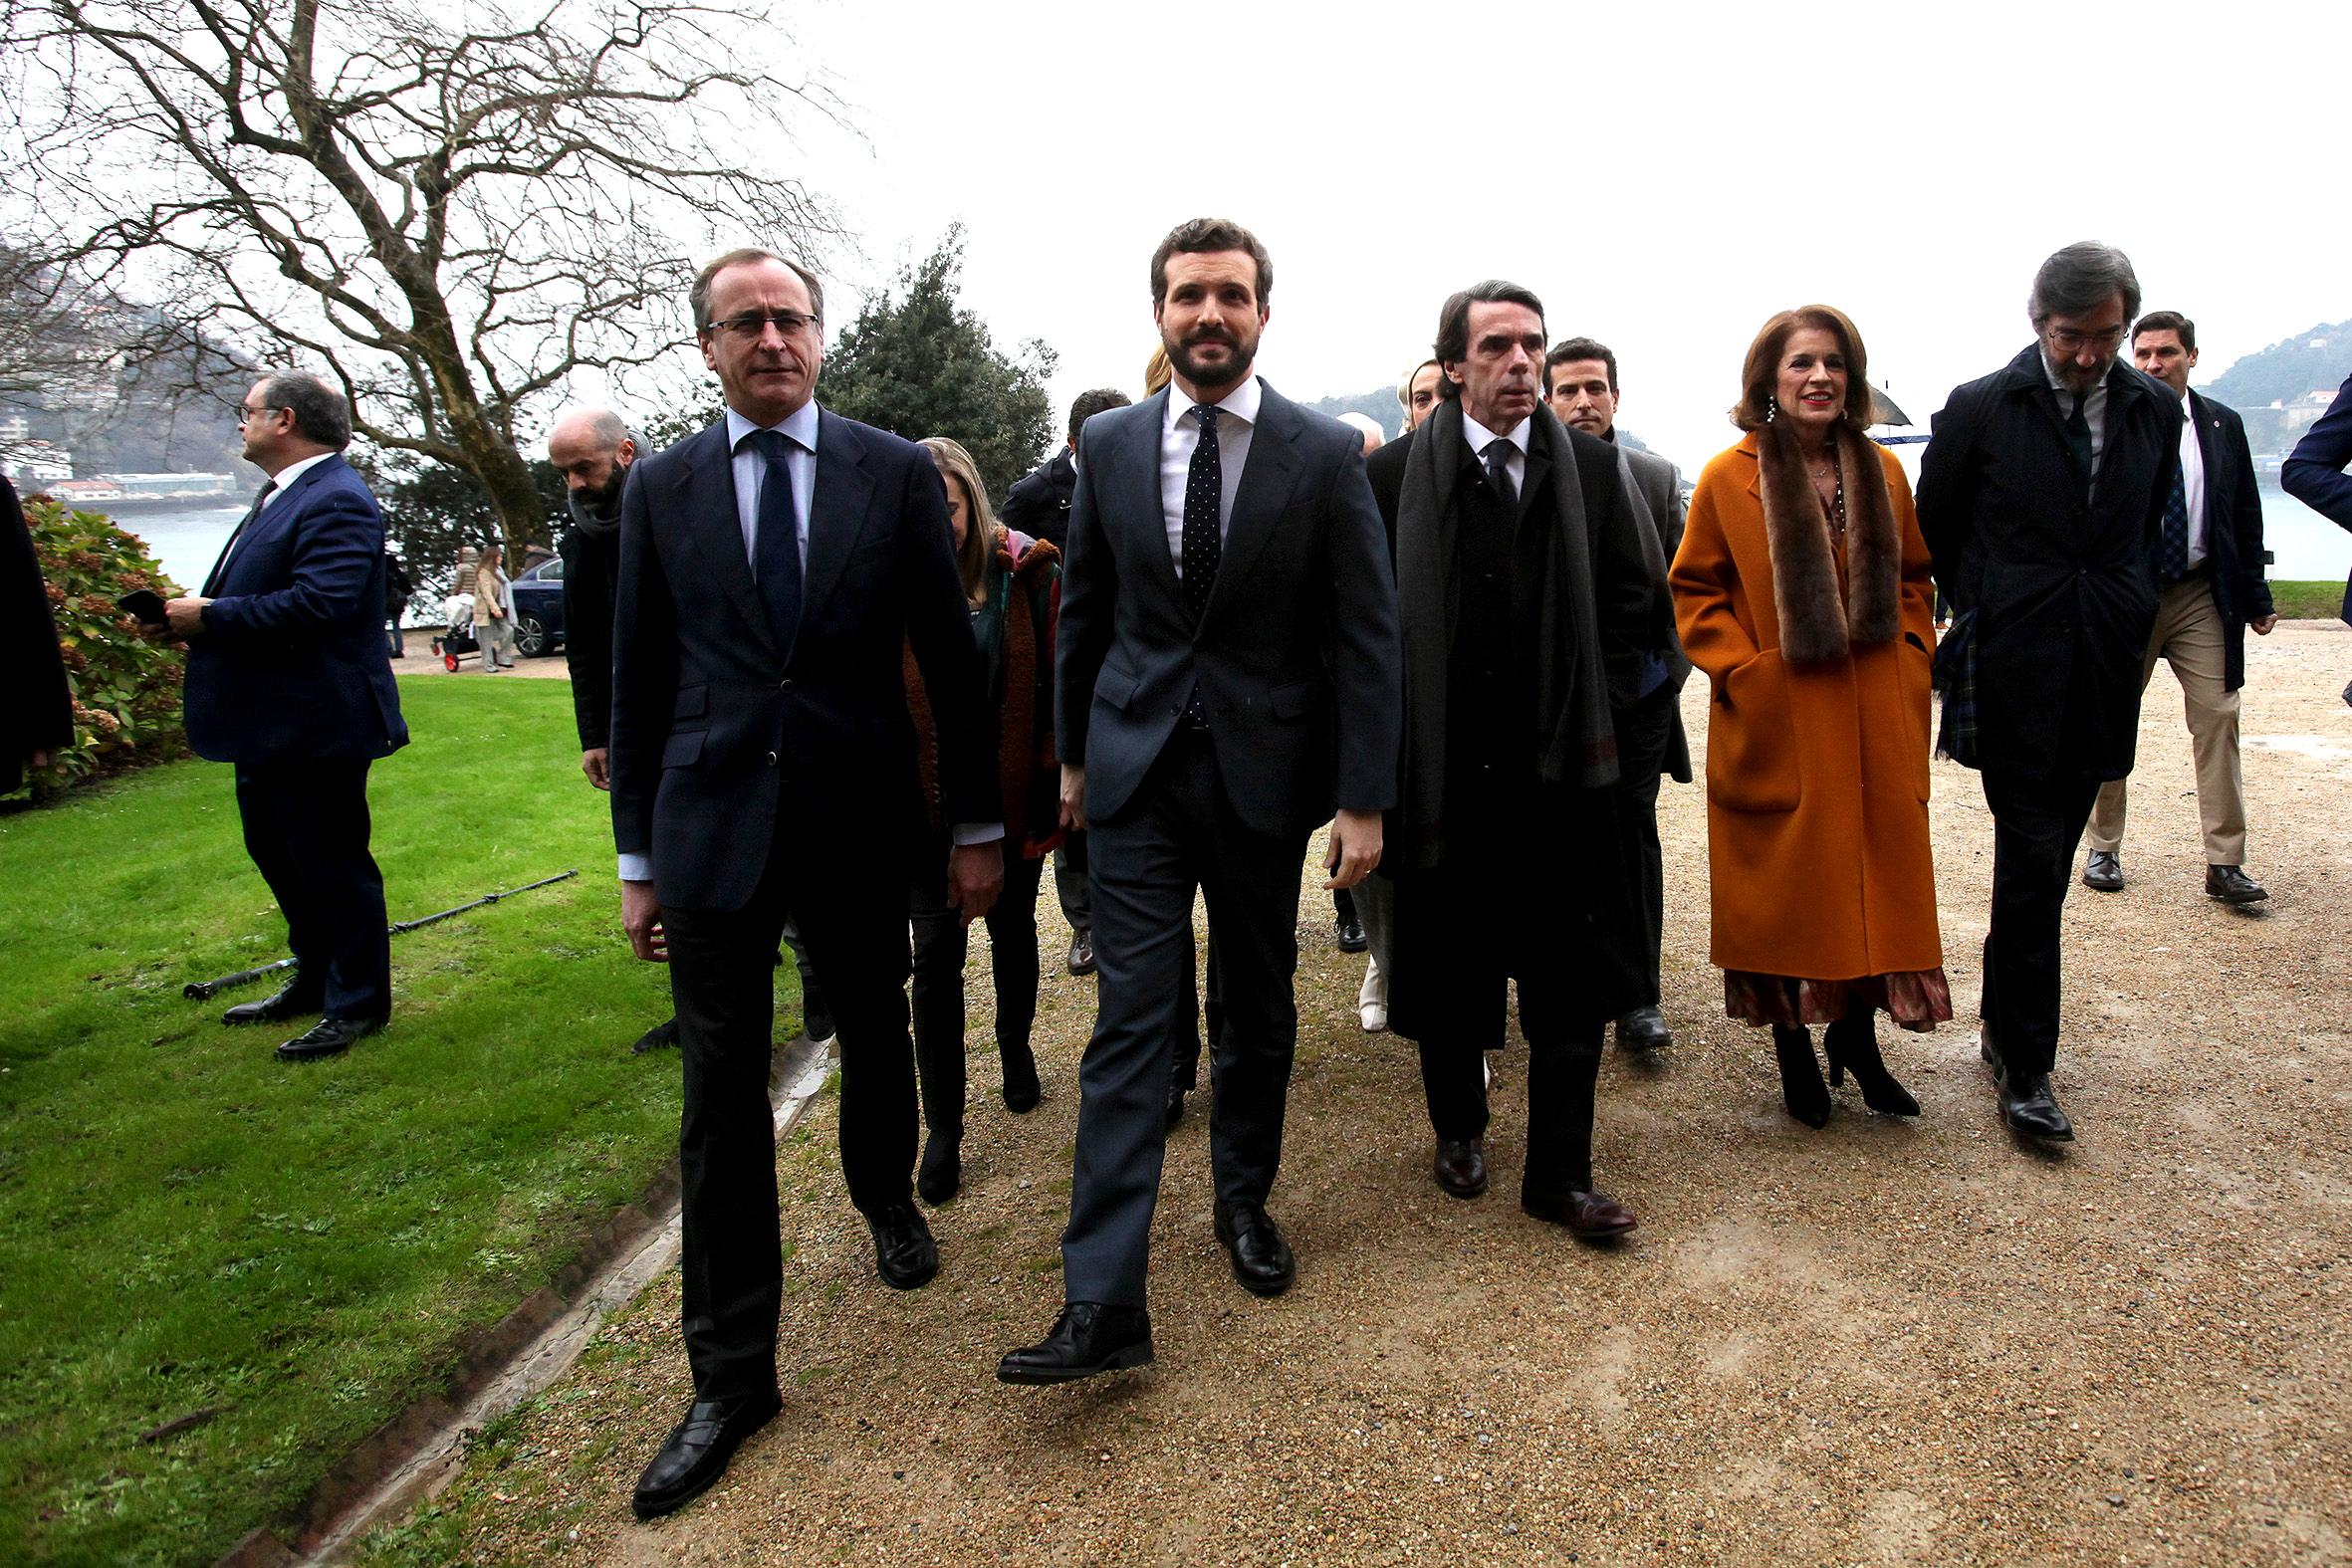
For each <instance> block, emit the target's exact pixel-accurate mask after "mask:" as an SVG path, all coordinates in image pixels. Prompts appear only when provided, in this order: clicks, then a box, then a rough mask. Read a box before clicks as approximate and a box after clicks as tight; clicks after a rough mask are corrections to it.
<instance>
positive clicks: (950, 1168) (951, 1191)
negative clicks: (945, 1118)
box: [915, 1132, 964, 1209]
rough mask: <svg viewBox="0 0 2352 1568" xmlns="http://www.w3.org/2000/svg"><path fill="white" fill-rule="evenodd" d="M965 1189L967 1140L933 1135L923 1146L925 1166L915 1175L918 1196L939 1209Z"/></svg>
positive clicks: (958, 1137) (937, 1134) (923, 1164)
mask: <svg viewBox="0 0 2352 1568" xmlns="http://www.w3.org/2000/svg"><path fill="white" fill-rule="evenodd" d="M963 1185H964V1150H963V1139H962V1138H961V1137H960V1136H954V1137H951V1136H947V1135H944V1134H941V1133H936V1132H935V1133H933V1134H932V1135H931V1136H930V1137H929V1138H927V1139H925V1140H924V1142H923V1163H922V1166H921V1168H920V1169H918V1170H917V1171H916V1172H915V1192H916V1193H917V1195H919V1196H920V1197H921V1198H922V1200H923V1202H925V1203H927V1204H929V1205H930V1206H931V1207H932V1208H934V1209H936V1208H938V1207H939V1206H940V1205H941V1204H944V1203H946V1202H947V1201H948V1200H949V1199H951V1198H953V1197H955V1195H956V1194H957V1193H958V1192H959V1191H961V1190H962V1188H963Z"/></svg>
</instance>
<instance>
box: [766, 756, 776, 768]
mask: <svg viewBox="0 0 2352 1568" xmlns="http://www.w3.org/2000/svg"><path fill="white" fill-rule="evenodd" d="M768 766H769V767H771V768H773V767H775V766H776V754H775V753H774V752H770V753H769V754H768Z"/></svg>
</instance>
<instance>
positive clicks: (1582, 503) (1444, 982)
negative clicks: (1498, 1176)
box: [1373, 280, 1670, 1238]
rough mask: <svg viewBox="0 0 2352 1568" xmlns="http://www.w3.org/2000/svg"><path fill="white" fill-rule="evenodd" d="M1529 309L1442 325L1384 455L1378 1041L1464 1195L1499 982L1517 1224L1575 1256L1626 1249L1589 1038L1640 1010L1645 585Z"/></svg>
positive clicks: (1644, 552)
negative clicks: (1561, 1236)
mask: <svg viewBox="0 0 2352 1568" xmlns="http://www.w3.org/2000/svg"><path fill="white" fill-rule="evenodd" d="M1543 344H1544V333H1543V307H1542V304H1541V302H1540V301H1539V300H1538V299H1537V298H1536V296H1535V295H1534V294H1532V293H1531V292H1529V290H1526V289H1524V288H1521V287H1520V286H1519V285H1517V284H1512V283H1506V282H1503V281H1501V280H1493V281H1489V282H1487V283H1482V284H1479V285H1477V286H1476V287H1474V288H1471V289H1466V290H1463V291H1462V292H1461V293H1458V294H1456V295H1454V296H1453V297H1452V298H1451V299H1449V300H1448V301H1447V302H1446V304H1445V307H1444V309H1443V310H1442V311H1441V312H1440V313H1439V318H1438V331H1437V339H1436V343H1435V353H1436V357H1437V359H1438V361H1439V364H1440V368H1441V369H1442V371H1443V374H1444V379H1443V381H1442V382H1441V383H1440V387H1439V391H1440V401H1439V403H1438V406H1437V410H1436V412H1434V413H1432V414H1431V415H1430V416H1429V417H1428V418H1427V419H1425V420H1424V421H1422V423H1421V424H1420V426H1419V427H1418V428H1416V429H1415V430H1413V431H1412V432H1411V433H1410V434H1409V435H1407V436H1405V437H1402V438H1400V439H1399V440H1398V441H1394V442H1391V443H1390V444H1389V445H1388V446H1386V447H1384V448H1382V449H1381V452H1380V454H1379V457H1378V459H1377V461H1376V462H1375V464H1374V485H1373V489H1374V493H1375V494H1376V495H1377V496H1378V497H1379V498H1380V505H1381V508H1382V513H1383V516H1384V517H1385V518H1386V519H1387V520H1388V521H1389V522H1390V524H1391V527H1392V529H1393V532H1394V535H1395V539H1396V574H1397V611H1398V620H1399V623H1400V625H1401V627H1402V635H1403V649H1404V660H1405V669H1406V680H1405V686H1406V691H1407V699H1406V705H1405V733H1404V744H1403V758H1404V764H1403V769H1402V781H1403V782H1402V785H1401V790H1400V799H1399V801H1398V804H1397V808H1396V810H1395V812H1394V813H1392V816H1391V819H1390V824H1389V834H1388V863H1387V866H1386V868H1385V870H1384V874H1385V875H1387V876H1388V877H1389V878H1390V880H1391V882H1392V884H1393V888H1394V915H1393V918H1394V923H1395V934H1394V942H1395V959H1396V965H1395V975H1394V978H1393V979H1392V980H1391V982H1390V985H1389V1025H1390V1027H1392V1028H1394V1029H1395V1030H1396V1031H1397V1032H1398V1033H1400V1034H1402V1035H1404V1036H1406V1037H1407V1038H1409V1039H1412V1040H1414V1041H1416V1042H1417V1043H1418V1045H1419V1048H1420V1056H1421V1082H1422V1090H1423V1093H1424V1096H1425V1097H1426V1100H1427V1108H1428V1112H1429V1121H1430V1126H1431V1129H1432V1131H1433V1132H1434V1134H1435V1138H1436V1149H1435V1154H1434V1156H1433V1159H1432V1162H1431V1172H1432V1175H1433V1176H1434V1178H1435V1179H1436V1181H1437V1183H1438V1185H1439V1186H1440V1188H1442V1189H1443V1190H1444V1191H1446V1192H1447V1193H1449V1194H1450V1195H1452V1196H1454V1197H1456V1198H1462V1199H1473V1198H1476V1197H1478V1196H1479V1195H1480V1194H1482V1193H1484V1192H1485V1191H1486V1190H1487V1185H1488V1176H1487V1164H1486V1132H1487V1126H1488V1100H1487V1085H1486V1081H1485V1075H1484V1073H1483V1072H1482V1070H1481V1069H1482V1064H1483V1052H1484V1048H1485V1047H1487V1046H1488V1045H1490V1044H1491V1043H1492V1042H1494V1041H1495V1040H1496V1039H1498V1038H1500V1037H1501V1035H1502V1033H1503V1029H1504V1026H1505V1020H1506V1016H1507V1013H1508V1010H1509V1007H1510V1002H1511V988H1512V985H1513V983H1514V982H1516V983H1517V985H1518V988H1519V1018H1520V1028H1521V1032H1522V1033H1523V1034H1524V1035H1525V1036H1526V1038H1527V1043H1528V1069H1527V1070H1528V1085H1527V1092H1528V1145H1527V1160H1526V1164H1525V1167H1524V1169H1523V1172H1522V1176H1521V1182H1520V1204H1521V1207H1522V1208H1523V1209H1525V1210H1526V1212H1527V1213H1528V1214H1529V1215H1530V1216H1532V1217H1534V1218H1536V1219H1540V1220H1546V1221H1549V1222H1552V1223H1554V1224H1558V1225H1561V1226H1563V1227H1565V1228H1566V1229H1567V1230H1569V1231H1570V1232H1574V1233H1575V1234H1577V1235H1579V1236H1584V1237H1590V1238H1601V1237H1606V1236H1612V1235H1618V1234H1621V1233H1623V1232H1626V1231H1630V1230H1632V1229H1633V1227H1634V1223H1635V1222H1634V1217H1633V1215H1632V1213H1631V1212H1630V1211H1629V1210H1627V1209H1626V1208H1625V1206H1624V1205H1622V1204H1620V1203H1618V1202H1617V1201H1616V1200H1615V1199H1613V1198H1610V1197H1609V1196H1608V1195H1606V1194H1604V1193H1601V1192H1598V1191H1596V1190H1595V1187H1594V1183H1593V1178H1592V1113H1593V1090H1594V1086H1595V1082H1596V1079H1597V1076H1598V1073H1599V1070H1600V1056H1601V1036H1602V1032H1603V1030H1604V1029H1605V1028H1606V1027H1607V1024H1608V1020H1609V1019H1610V1018H1611V1017H1613V1016H1618V1015H1621V1014H1622V1013H1623V1012H1625V1011H1627V1010H1630V1008H1632V1006H1633V1005H1634V1004H1636V1003H1637V1002H1639V1001H1640V1000H1642V998H1643V996H1644V995H1645V993H1644V992H1643V989H1642V987H1643V982H1642V979H1641V976H1642V971H1643V960H1642V957H1641V955H1642V953H1643V951H1644V946H1643V943H1642V941H1641V939H1640V936H1639V930H1640V919H1639V901H1638V895H1637V891H1636V879H1635V877H1634V876H1633V874H1632V871H1631V868H1630V866H1629V865H1628V863H1627V861H1626V859H1625V853H1624V850H1625V843H1624V835H1623V833H1622V832H1621V830H1620V828H1619V823H1618V805H1617V799H1616V797H1617V793H1618V777H1619V767H1618V751H1617V743H1616V739H1615V724H1614V720H1613V718H1612V713H1613V711H1614V710H1617V709H1620V708H1624V707H1628V706H1630V705H1631V703H1632V701H1633V699H1634V695H1635V693H1636V691H1637V690H1638V687H1639V683H1640V679H1641V676H1642V673H1643V670H1644V669H1645V667H1646V663H1645V659H1644V654H1645V653H1646V651H1647V650H1649V649H1651V648H1653V647H1655V646H1657V645H1658V643H1659V640H1660V629H1659V623H1660V621H1661V620H1662V619H1663V618H1664V617H1665V616H1666V615H1667V614H1668V613H1670V611H1669V610H1668V609H1667V608H1666V605H1665V562H1664V560H1663V559H1661V558H1659V557H1658V555H1657V544H1656V541H1655V539H1654V538H1652V537H1651V536H1650V534H1649V532H1648V530H1647V527H1646V526H1645V524H1644V523H1643V522H1642V521H1641V519H1640V517H1639V516H1638V514H1637V513H1636V512H1635V510H1634V508H1635V502H1634V500H1633V496H1632V493H1631V491H1630V489H1629V488H1628V487H1627V486H1626V484H1625V483H1624V478H1623V470H1622V468H1621V467H1620V465H1619V463H1618V461H1617V456H1618V454H1617V452H1616V451H1615V450H1614V449H1613V448H1611V447H1610V446H1608V445H1607V444H1605V443H1603V442H1601V441H1598V440H1596V439H1594V438H1593V437H1591V436H1588V435H1586V434H1585V433H1584V432H1582V431H1580V430H1573V429H1570V428H1568V427H1566V426H1564V425H1562V424H1561V423H1560V422H1559V421H1558V419H1556V418H1555V417H1554V416H1553V415H1552V414H1551V413H1550V411H1549V410H1548V409H1546V408H1544V407H1543V406H1541V405H1542V372H1543V366H1544V359H1545V354H1544V346H1543Z"/></svg>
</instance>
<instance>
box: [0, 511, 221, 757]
mask: <svg viewBox="0 0 2352 1568" xmlns="http://www.w3.org/2000/svg"><path fill="white" fill-rule="evenodd" d="M25 522H26V523H27V524H28V525H30V526H31V528H32V532H33V554H34V555H35V556H36V557H37V558H38V559H39V560H40V562H41V578H42V581H43V582H44V583H46V584H47V586H48V589H49V610H50V613H51V614H52V615H54V616H55V617H56V618H57V641H58V647H59V648H60V650H61V651H62V652H63V653H64V654H65V661H66V680H67V683H68V685H69V686H71V688H72V690H73V694H74V744H73V745H72V746H71V747H69V748H68V749H66V750H65V751H63V752H60V753H58V754H57V756H56V757H54V758H53V759H52V760H51V761H50V765H49V766H48V767H47V768H40V769H34V770H32V771H31V773H30V775H29V777H28V778H27V780H26V786H27V787H28V788H29V789H30V790H31V791H32V792H33V794H34V796H35V797H36V798H48V797H50V796H53V795H57V794H60V793H63V792H64V791H65V790H67V789H70V788H72V787H73V786H74V785H75V784H83V783H86V782H88V781H90V780H92V779H98V778H103V777H105V776H106V775H108V774H117V773H121V772H123V771H125V770H127V769H132V768H144V767H146V766H147V765H148V764H150V763H160V762H167V761H169V760H170V759H172V758H175V757H184V756H185V755H187V749H188V746H187V734H186V732H185V731H184V730H183V729H182V728H181V727H180V697H179V683H180V677H181V676H182V675H183V674H184V673H185V671H186V664H187V656H186V655H185V654H184V653H182V652H181V650H180V649H178V648H177V647H174V646H171V645H168V644H165V643H157V642H149V641H147V639H146V638H144V637H142V636H140V635H139V632H138V625H137V623H136V622H135V621H133V620H132V619H131V618H130V617H129V616H127V615H125V614H123V613H122V612H121V611H120V610H118V609H117V608H116V607H115V601H116V600H117V599H118V598H120V597H121V596H122V595H123V594H125V593H128V592H130V591H131V590H132V589H134V588H152V589H154V590H155V591H156V592H157V593H160V594H162V595H163V596H164V597H165V598H171V597H173V596H175V595H176V594H177V593H178V591H179V590H178V588H176V587H175V586H173V584H172V582H171V579H170V578H168V577H166V576H164V575H163V570H162V568H161V567H160V566H158V565H156V564H155V561H154V558H153V557H151V556H149V555H148V554H147V548H146V546H145V545H143V544H141V543H140V542H139V541H138V540H137V539H135V538H133V537H132V536H131V535H128V534H125V533H123V532H122V531H121V530H120V529H118V528H117V527H116V526H115V524H114V522H113V520H112V519H109V518H106V517H103V516H101V515H100V514H98V513H96V512H68V511H67V510H66V509H65V508H64V507H63V506H61V505H59V504H58V503H57V502H55V501H52V500H50V499H49V498H48V497H46V496H33V497H29V498H28V499H27V500H26V502H25Z"/></svg>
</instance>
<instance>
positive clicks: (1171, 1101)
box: [1166, 1083, 1185, 1132]
mask: <svg viewBox="0 0 2352 1568" xmlns="http://www.w3.org/2000/svg"><path fill="white" fill-rule="evenodd" d="M1184 1094H1185V1090H1184V1086H1183V1085H1182V1084H1178V1083H1171V1084H1169V1085H1168V1117H1167V1122H1166V1127H1167V1130H1168V1131H1170V1132H1174V1131H1175V1130H1176V1124H1177V1123H1178V1122H1180V1121H1182V1120H1184Z"/></svg>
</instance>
